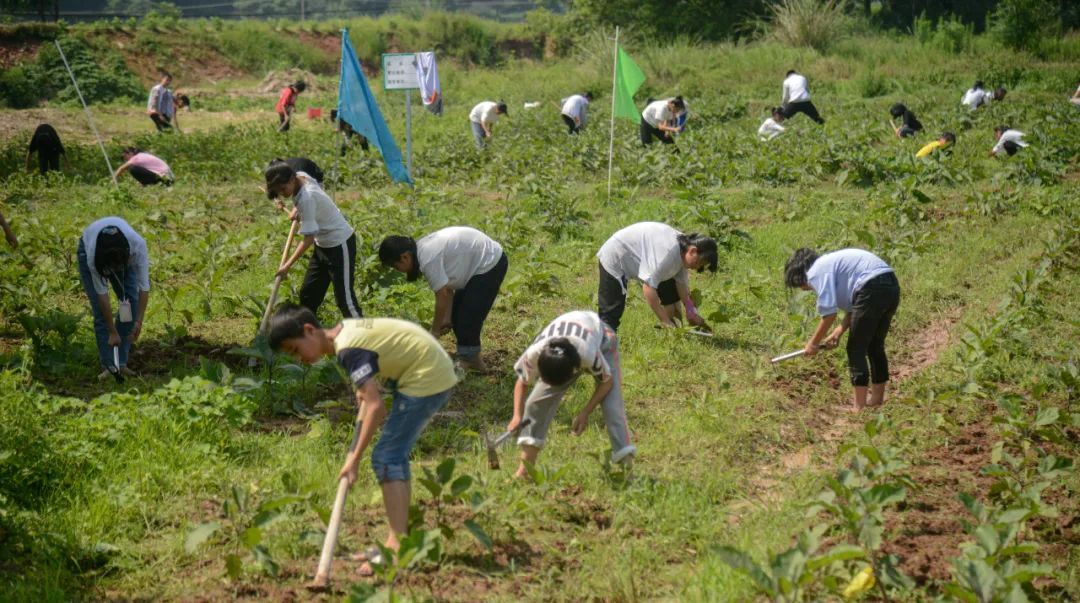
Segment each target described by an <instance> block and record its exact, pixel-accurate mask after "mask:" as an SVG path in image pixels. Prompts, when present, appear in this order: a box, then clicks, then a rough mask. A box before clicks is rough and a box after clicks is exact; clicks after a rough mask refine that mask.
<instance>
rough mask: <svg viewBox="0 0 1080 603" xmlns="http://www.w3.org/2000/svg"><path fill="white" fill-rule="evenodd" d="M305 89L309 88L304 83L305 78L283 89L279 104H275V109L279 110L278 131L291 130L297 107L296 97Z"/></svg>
mask: <svg viewBox="0 0 1080 603" xmlns="http://www.w3.org/2000/svg"><path fill="white" fill-rule="evenodd" d="M304 90H307V84H306V83H304V80H298V81H297V82H296V83H293V84H289V85H288V86H285V87H284V88H282V89H281V94H280V95H279V96H278V102H277V105H275V106H274V111H277V114H278V132H288V131H289V125H290V124H291V122H292V114H293V110H294V109H295V108H296V98H297V97H298V96H300V93H301V92H303V91H304Z"/></svg>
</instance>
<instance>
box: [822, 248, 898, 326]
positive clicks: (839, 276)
mask: <svg viewBox="0 0 1080 603" xmlns="http://www.w3.org/2000/svg"><path fill="white" fill-rule="evenodd" d="M892 271H893V269H892V268H890V267H889V265H888V264H886V263H885V260H882V259H881V258H879V257H878V256H876V255H874V254H872V253H870V252H869V251H865V250H862V249H841V250H840V251H834V252H832V253H826V254H825V255H823V256H821V257H819V258H818V259H817V260H816V261H815V262H814V264H813V265H812V266H810V269H809V270H807V271H806V282H807V283H808V284H809V285H810V288H811V289H813V290H814V292H815V293H817V310H818V314H819V315H821V316H829V315H830V314H836V311H837V309H838V308H839V309H841V310H843V311H845V312H851V304H852V302H853V301H854V299H855V294H856V293H857V292H858V291H859V289H861V288H862V286H863V285H865V284H866V281H868V280H870V279H872V278H874V277H875V276H879V275H882V274H885V273H887V272H892Z"/></svg>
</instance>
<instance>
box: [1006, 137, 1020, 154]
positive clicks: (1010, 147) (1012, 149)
mask: <svg viewBox="0 0 1080 603" xmlns="http://www.w3.org/2000/svg"><path fill="white" fill-rule="evenodd" d="M1001 146H1003V147H1005V152H1006V153H1008V154H1009V155H1010V156H1012V155H1015V154H1016V152H1017V151H1019V150H1020V145H1018V144H1016V143H1015V142H1013V141H1011V140H1007V141H1005V144H1003V145H1001Z"/></svg>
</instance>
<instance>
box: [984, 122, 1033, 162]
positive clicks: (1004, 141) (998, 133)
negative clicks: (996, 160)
mask: <svg viewBox="0 0 1080 603" xmlns="http://www.w3.org/2000/svg"><path fill="white" fill-rule="evenodd" d="M994 138H995V139H996V140H997V143H996V144H995V145H994V148H993V149H991V150H990V156H991V157H993V156H995V155H997V154H998V153H1000V152H1002V151H1005V152H1006V153H1008V154H1009V156H1012V155H1015V154H1016V152H1017V151H1019V150H1020V149H1021V148H1024V147H1027V146H1028V143H1027V142H1025V141H1024V133H1023V132H1021V131H1020V130H1014V129H1012V128H1010V127H1009V126H998V127H996V128H994Z"/></svg>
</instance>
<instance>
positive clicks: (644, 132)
mask: <svg viewBox="0 0 1080 603" xmlns="http://www.w3.org/2000/svg"><path fill="white" fill-rule="evenodd" d="M653 138H659V139H660V142H662V143H664V144H675V137H674V136H669V135H667V132H664V131H663V130H661V129H660V128H654V127H653V126H652V125H651V124H650V123H649V122H647V121H645V118H644V117H642V118H641V144H643V145H650V144H652V140H653Z"/></svg>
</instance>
